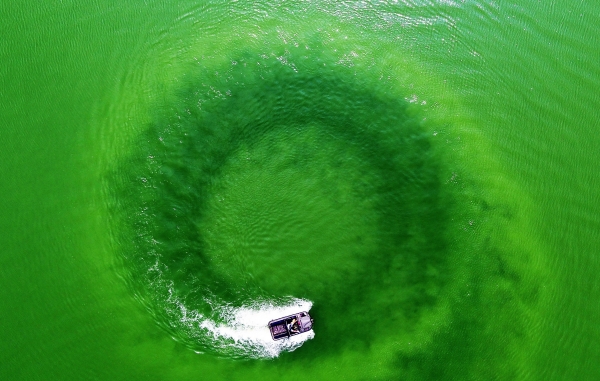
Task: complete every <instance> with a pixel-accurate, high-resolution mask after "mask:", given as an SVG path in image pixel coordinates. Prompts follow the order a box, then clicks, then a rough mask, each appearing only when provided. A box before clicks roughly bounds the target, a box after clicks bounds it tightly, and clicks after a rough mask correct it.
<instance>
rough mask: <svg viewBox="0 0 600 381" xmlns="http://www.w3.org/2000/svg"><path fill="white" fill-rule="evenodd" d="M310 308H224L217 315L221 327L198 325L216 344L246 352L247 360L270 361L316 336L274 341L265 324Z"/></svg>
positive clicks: (300, 304)
mask: <svg viewBox="0 0 600 381" xmlns="http://www.w3.org/2000/svg"><path fill="white" fill-rule="evenodd" d="M311 307H312V302H310V301H307V300H303V299H292V300H290V301H289V302H288V303H286V304H284V305H274V304H272V303H269V302H262V303H257V304H255V305H252V306H243V307H239V308H234V307H228V306H226V307H222V309H221V311H220V314H221V317H222V318H223V320H224V322H223V323H219V324H217V323H215V322H213V321H211V320H208V319H205V320H203V321H202V322H201V323H200V327H201V328H202V329H205V330H207V331H208V332H209V333H210V334H212V335H213V337H214V339H215V341H216V342H222V341H223V339H225V343H228V345H231V346H233V347H235V348H237V349H238V350H241V351H243V352H245V354H246V355H247V356H249V357H255V358H273V357H277V356H279V354H280V353H281V352H282V351H293V350H295V349H297V348H299V347H300V346H302V344H304V342H305V341H307V340H310V339H312V338H313V337H314V336H315V334H314V332H313V331H309V332H307V333H306V334H301V335H296V336H292V337H290V338H286V339H282V340H278V341H274V340H273V339H272V338H271V333H270V332H269V329H268V327H267V323H268V322H269V321H270V320H273V319H277V318H280V317H282V316H286V315H290V314H293V313H296V312H301V311H307V312H308V311H309V310H310V308H311ZM226 345H227V344H226Z"/></svg>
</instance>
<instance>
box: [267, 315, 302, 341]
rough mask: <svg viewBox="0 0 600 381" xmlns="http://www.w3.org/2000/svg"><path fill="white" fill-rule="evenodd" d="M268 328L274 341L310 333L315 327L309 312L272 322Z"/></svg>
mask: <svg viewBox="0 0 600 381" xmlns="http://www.w3.org/2000/svg"><path fill="white" fill-rule="evenodd" d="M268 326H269V330H270V331H271V337H272V338H273V340H281V339H285V338H286V337H288V338H289V337H291V336H295V335H299V334H301V333H304V332H308V331H310V330H311V329H312V326H313V319H312V318H311V317H310V315H309V314H308V312H298V313H296V314H293V315H288V316H284V317H282V318H279V319H275V320H271V321H270V322H269V325H268Z"/></svg>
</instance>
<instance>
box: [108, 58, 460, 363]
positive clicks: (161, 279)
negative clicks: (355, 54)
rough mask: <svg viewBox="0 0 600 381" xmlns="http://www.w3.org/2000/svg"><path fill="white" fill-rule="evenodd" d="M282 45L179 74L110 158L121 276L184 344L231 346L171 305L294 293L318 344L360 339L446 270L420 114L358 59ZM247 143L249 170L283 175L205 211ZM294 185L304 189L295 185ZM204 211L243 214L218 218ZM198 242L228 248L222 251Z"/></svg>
mask: <svg viewBox="0 0 600 381" xmlns="http://www.w3.org/2000/svg"><path fill="white" fill-rule="evenodd" d="M288 57H290V56H288ZM291 57H293V58H296V59H295V60H293V65H289V64H283V63H282V62H281V60H279V59H277V58H276V57H264V56H262V57H261V56H258V55H255V54H253V53H251V52H246V53H240V54H239V55H238V56H235V57H233V59H232V60H231V64H230V65H227V66H224V67H220V68H203V67H199V68H198V69H197V72H192V73H189V75H188V77H187V78H188V79H187V82H186V83H184V84H182V86H181V87H180V88H179V91H178V93H177V94H176V95H175V96H174V100H173V101H170V102H169V103H167V104H163V105H157V108H156V110H155V114H154V115H155V116H154V122H153V123H152V124H151V125H150V126H148V128H147V130H146V132H145V133H144V136H143V139H141V140H140V144H139V146H137V147H135V148H134V149H133V150H132V155H131V157H130V160H129V161H127V162H126V163H124V165H123V167H122V168H121V169H120V171H119V173H120V177H119V180H118V182H119V183H120V184H119V185H118V186H117V188H116V189H118V191H117V193H118V195H117V196H118V198H119V199H122V200H123V201H122V203H121V205H122V206H123V208H122V210H121V211H120V213H123V214H124V215H125V216H127V217H126V218H127V219H128V220H129V226H130V228H131V230H130V231H125V232H123V234H122V238H123V242H124V247H127V249H126V250H124V251H125V254H124V257H125V259H126V261H127V266H128V267H129V268H130V280H131V282H132V283H133V285H134V287H135V288H136V289H137V291H138V294H139V295H140V297H141V299H142V300H144V302H145V303H147V304H148V305H149V308H150V309H151V310H152V312H153V313H154V314H155V316H156V318H157V320H158V322H159V324H161V325H162V326H163V327H165V328H166V329H167V330H168V331H169V332H171V334H172V335H173V336H174V337H176V338H177V339H179V340H181V341H183V342H184V343H186V344H187V345H188V346H190V347H192V348H194V349H197V350H200V351H205V352H214V353H218V354H226V355H232V356H236V353H229V352H227V351H225V350H223V349H222V348H221V347H220V346H219V345H215V344H214V342H213V341H212V339H211V338H209V337H206V336H203V335H202V334H201V333H199V332H193V330H191V329H190V328H189V327H186V326H184V325H182V324H181V321H182V319H178V318H177V317H178V316H180V315H181V314H182V311H183V314H184V315H186V314H187V313H188V312H190V311H195V313H200V314H202V315H203V316H208V317H210V318H212V319H215V320H217V321H218V320H219V319H222V317H221V316H219V315H218V311H216V309H215V304H218V305H227V306H242V305H247V304H252V303H253V302H255V301H258V300H272V299H275V300H277V299H278V298H280V299H282V298H286V297H290V296H294V297H300V298H306V299H309V300H311V301H313V302H314V308H313V312H312V313H313V314H314V317H315V319H316V321H317V322H318V323H317V330H318V335H319V336H318V340H319V342H318V345H321V346H323V347H328V348H330V349H334V348H333V347H335V348H343V347H344V346H345V345H346V344H349V343H356V342H361V343H363V344H362V345H368V343H369V342H370V341H371V340H372V339H373V338H374V337H377V336H378V335H382V334H385V332H386V331H387V330H389V328H390V324H394V325H395V326H396V327H400V328H397V329H400V330H405V331H407V332H409V331H410V330H411V329H414V325H415V324H416V323H417V321H418V319H419V317H420V315H421V313H422V311H424V310H426V309H428V308H432V307H434V306H435V304H436V301H437V297H438V295H439V293H440V292H441V291H442V290H443V289H444V286H445V284H446V282H447V280H448V276H449V268H448V258H447V251H446V250H445V246H446V242H445V238H444V237H445V224H446V221H447V216H446V212H445V210H446V208H444V205H443V204H444V203H447V202H448V200H449V196H448V195H444V194H442V192H441V187H440V181H439V168H438V167H439V162H438V157H437V155H436V153H435V151H434V150H433V149H432V147H431V144H430V142H429V140H428V139H429V138H428V136H430V134H429V133H428V132H427V131H425V129H424V128H423V126H422V120H423V116H420V115H419V114H418V113H417V112H416V111H415V110H414V107H412V106H410V104H409V103H408V102H407V101H406V100H405V99H404V97H403V96H402V95H401V94H397V93H394V92H393V91H390V89H389V87H386V86H385V85H382V82H381V81H378V79H377V78H374V76H373V75H371V74H370V73H368V72H365V73H356V72H353V71H351V70H349V69H348V68H345V67H343V66H339V65H335V63H334V62H329V61H328V59H327V58H323V57H318V56H307V55H306V53H304V52H302V53H300V52H299V53H298V55H297V56H294V53H293V52H292V54H291ZM290 142H291V143H290ZM282 144H283V146H282ZM277 147H279V148H277ZM282 147H283V148H282ZM282 149H283V150H284V151H287V152H283V151H282ZM257 150H258V151H260V152H263V154H261V155H259V157H257V158H253V160H254V161H256V162H255V163H253V164H252V165H253V166H252V168H253V170H256V171H262V172H264V171H267V172H268V173H269V175H266V176H263V175H259V174H258V173H259V172H257V176H259V177H260V176H262V177H260V178H262V179H267V180H268V179H273V182H275V183H277V181H279V182H281V181H283V182H284V183H285V182H286V181H288V180H289V184H287V183H286V184H287V185H286V184H283V185H282V184H272V183H271V181H265V183H264V184H262V183H261V184H254V185H253V189H254V190H255V191H256V189H259V190H260V189H261V187H264V189H265V192H264V193H261V192H258V194H256V197H255V198H260V199H261V203H260V207H257V208H255V209H254V210H252V209H250V211H249V210H248V209H247V208H246V209H244V205H237V206H236V205H233V207H231V206H230V207H229V208H230V209H227V210H225V211H218V210H217V211H216V212H215V205H217V204H216V203H215V202H214V198H215V194H214V192H215V189H221V190H222V191H225V190H226V189H227V187H232V186H233V187H235V186H236V184H238V185H239V184H241V183H240V182H236V181H238V180H239V179H237V180H236V179H234V180H231V179H229V177H231V176H230V175H231V174H230V172H231V171H232V168H234V169H235V168H237V171H238V172H240V168H241V170H242V172H243V168H246V167H244V165H246V164H244V162H243V158H242V159H240V158H241V157H242V156H243V155H241V154H240V152H241V151H244V152H248V155H250V154H251V153H252V152H258V151H257ZM261 150H262V151H261ZM264 152H266V154H265V153H264ZM269 152H272V153H273V155H271V154H270V153H269ZM282 157H283V159H281V158H282ZM317 158H318V159H317ZM247 159H248V160H250V156H248V158H247ZM270 163H271V164H270ZM272 163H275V164H272ZM269 171H270V172H269ZM234 172H235V171H234ZM338 172H339V173H338ZM282 173H284V175H282ZM336 173H337V174H336ZM340 173H341V175H340ZM346 173H347V174H348V175H345V174H346ZM278 176H279V177H278ZM282 176H283V177H282ZM238 177H239V176H238ZM228 179H229V180H228ZM282 179H283V180H282ZM239 181H242V180H239ZM243 181H246V182H247V181H249V180H243ZM243 181H242V182H243ZM306 182H312V185H307V187H308V188H307V189H309V190H311V191H310V192H309V191H302V190H301V189H299V188H302V187H303V186H304V185H302V184H304V183H306ZM286 186H287V188H292V190H291V191H290V190H289V189H286ZM311 187H312V188H311ZM296 188H298V189H299V190H298V191H297V192H295V189H296ZM236 191H243V189H242V190H239V189H237V190H236ZM288 191H289V193H288ZM282 193H283V194H286V195H287V196H285V197H283V196H281V195H282ZM307 194H308V195H309V196H308V197H307ZM211 200H213V201H211ZM270 200H273V201H270ZM282 200H284V201H282ZM323 200H326V201H323ZM282 203H287V204H288V206H287V207H285V208H282V207H281V204H282ZM270 204H272V205H270ZM315 205H316V206H315ZM271 207H272V208H271ZM311 208H312V209H311ZM307 210H308V211H309V212H305V211H307ZM282 211H285V213H287V214H283V215H274V214H277V213H278V212H282ZM214 213H220V214H218V216H219V217H218V218H221V219H223V220H226V221H229V220H232V219H233V220H235V221H238V220H240V221H242V220H243V221H246V225H245V226H240V227H239V228H238V229H237V230H235V229H224V230H223V229H221V230H219V229H217V228H216V227H215V226H216V223H214V221H217V220H218V218H216V217H215V218H213V217H211V216H214ZM242 213H243V215H242V216H241V214H242ZM282 213H283V212H282ZM303 213H304V214H303ZM336 213H337V214H336ZM332 216H333V217H332ZM211 218H212V219H211ZM269 219H275V220H277V221H280V222H279V224H280V225H281V224H285V223H286V222H290V221H291V222H290V224H289V225H290V226H288V227H287V230H286V231H285V232H284V233H282V234H283V236H282V237H283V238H281V237H280V238H281V239H282V240H285V239H286V238H285V237H288V238H289V239H291V240H293V241H294V244H292V245H285V244H284V245H283V246H281V245H279V246H277V247H278V249H279V250H277V251H275V250H273V251H271V252H269V250H268V247H269V246H268V245H269V244H271V243H272V241H273V240H274V239H276V238H274V237H273V234H270V233H269V231H266V232H264V231H261V229H262V230H265V229H267V230H268V229H270V227H272V226H273V225H277V224H274V223H273V224H268V223H266V222H265V221H268V220H269ZM207 221H210V222H208V223H207ZM248 221H250V222H249V223H248ZM281 221H283V222H281ZM323 221H327V223H323ZM315 226H316V227H318V228H315ZM251 228H253V229H251ZM215 231H216V233H215ZM278 231H282V230H281V229H279V230H278ZM211 234H212V235H213V236H214V235H217V236H219V237H217V238H214V237H213V238H211V239H209V238H207V237H208V236H210V235H211ZM223 234H225V235H228V236H227V237H223ZM344 234H345V235H344ZM339 236H344V237H345V238H344V239H343V240H339V239H337V237H339ZM244 237H245V238H244ZM211 240H212V241H211ZM241 240H246V241H247V242H246V241H244V242H246V244H244V245H242V246H243V247H241V246H240V245H239V244H238V243H239V242H241ZM209 241H210V242H212V243H214V242H221V243H222V242H225V241H228V242H229V244H230V245H231V247H235V250H233V249H232V250H231V252H230V253H229V252H227V251H225V253H226V254H222V253H223V249H222V247H219V248H217V249H215V248H214V247H211V245H210V244H209V243H210V242H209ZM314 242H320V243H319V244H315V243H314ZM329 242H330V243H331V245H328V243H329ZM365 242H367V243H365ZM223 245H224V246H226V245H227V242H225V243H224V244H223ZM236 245H237V246H236ZM265 245H266V247H267V249H264V246H265ZM299 246H302V247H301V248H299ZM240 247H241V248H240ZM261 247H263V249H261ZM282 247H283V249H282ZM215 250H217V251H220V252H221V254H220V255H219V257H218V258H217V259H215V257H213V256H212V254H211V253H214V252H215ZM317 250H318V252H316V251H317ZM240 252H242V253H241V254H240ZM340 253H341V254H340ZM249 257H251V259H248V258H249ZM273 258H275V259H274V260H272V259H273ZM326 258H333V259H332V260H329V262H327V259H326ZM238 262H239V263H238ZM248 263H251V265H252V266H254V270H252V269H251V268H248ZM256 267H259V269H258V270H257V269H256ZM229 269H231V274H229V275H228V271H229ZM256 274H258V278H257V277H256ZM270 276H273V277H278V278H279V279H285V280H282V281H281V282H275V281H269V279H267V278H268V277H270ZM174 301H176V303H175V302H174ZM357 327H360V329H357ZM341 332H352V334H351V335H347V334H341ZM334 339H335V340H334ZM334 350H335V349H334Z"/></svg>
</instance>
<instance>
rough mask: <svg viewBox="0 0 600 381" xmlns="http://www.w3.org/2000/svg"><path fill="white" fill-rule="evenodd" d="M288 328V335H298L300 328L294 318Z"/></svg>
mask: <svg viewBox="0 0 600 381" xmlns="http://www.w3.org/2000/svg"><path fill="white" fill-rule="evenodd" d="M288 328H289V330H290V333H300V327H299V326H298V321H297V320H296V318H294V320H292V322H291V323H290V325H289V327H288Z"/></svg>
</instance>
